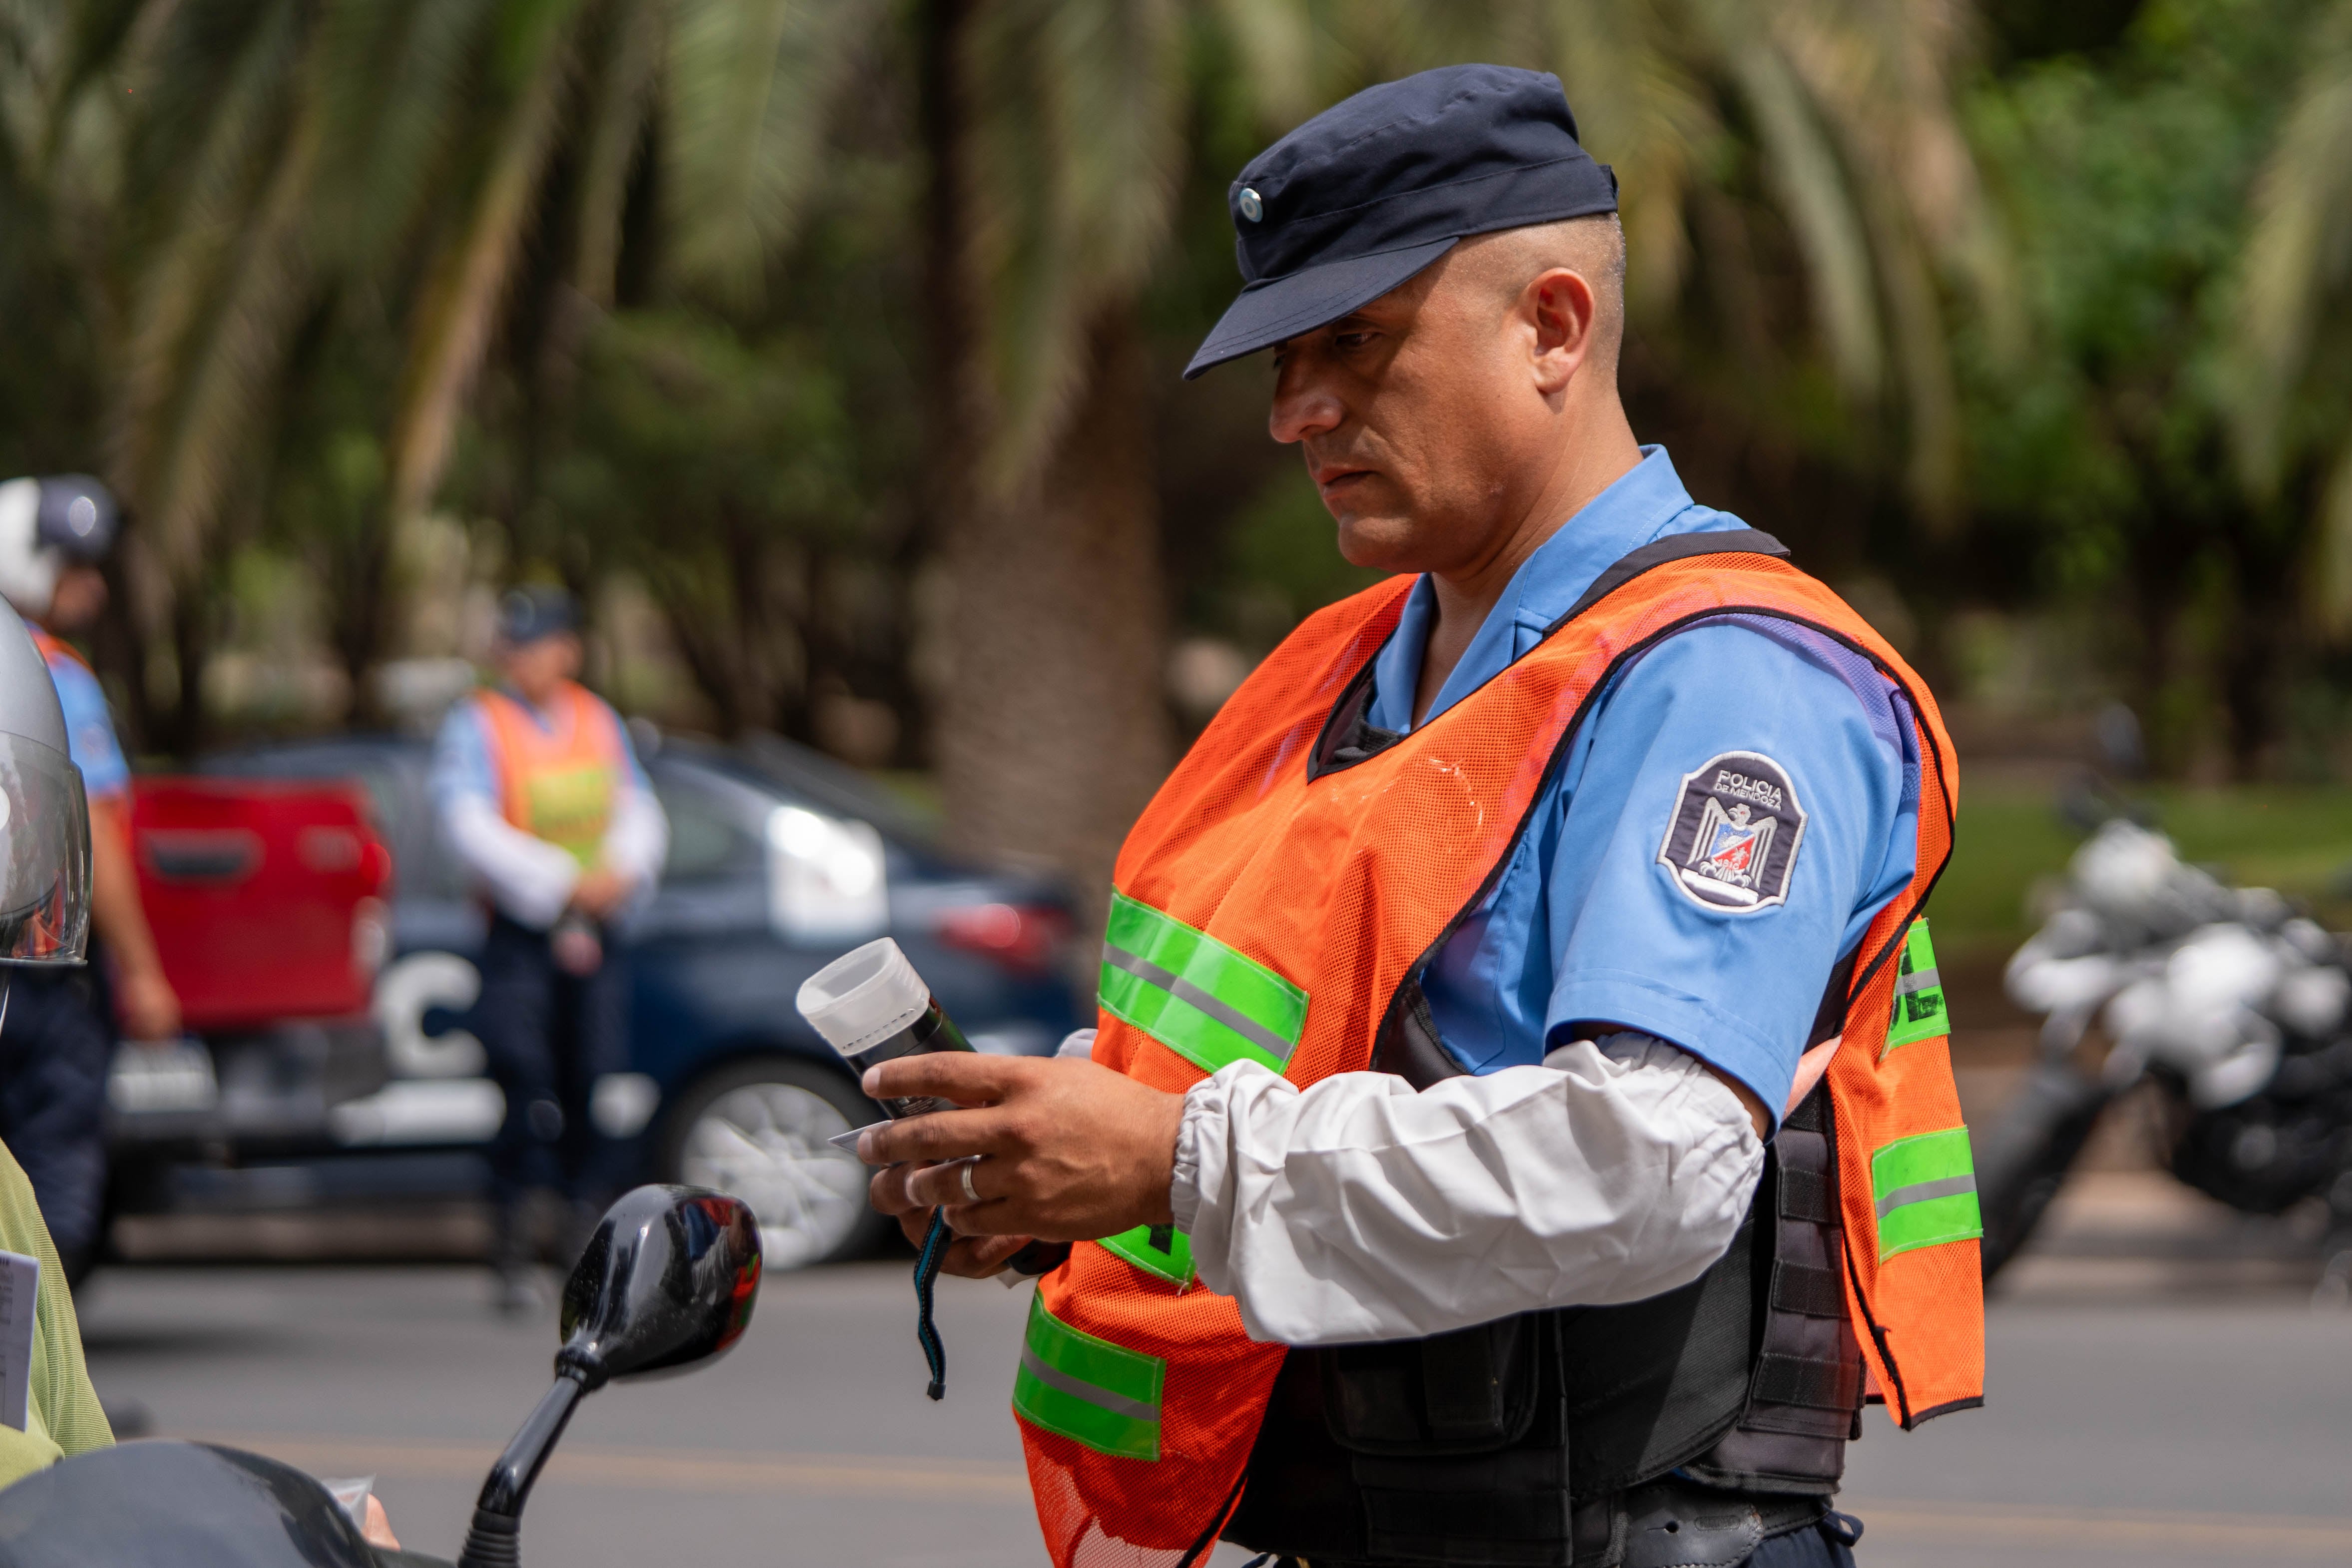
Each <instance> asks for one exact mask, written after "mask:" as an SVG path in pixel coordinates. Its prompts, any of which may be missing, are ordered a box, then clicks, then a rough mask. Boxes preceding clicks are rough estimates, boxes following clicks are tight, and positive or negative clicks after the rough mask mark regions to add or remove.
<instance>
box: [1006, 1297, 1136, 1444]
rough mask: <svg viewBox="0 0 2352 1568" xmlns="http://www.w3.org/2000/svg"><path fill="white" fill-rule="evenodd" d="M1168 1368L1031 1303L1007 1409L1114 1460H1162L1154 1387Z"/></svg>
mask: <svg viewBox="0 0 2352 1568" xmlns="http://www.w3.org/2000/svg"><path fill="white" fill-rule="evenodd" d="M1167 1373H1168V1363H1166V1362H1164V1361H1162V1360H1160V1358H1159V1357H1158V1356H1156V1355H1145V1354H1144V1353H1143V1352H1140V1351H1131V1350H1129V1349H1127V1348H1126V1347H1125V1346H1123V1345H1115V1344H1113V1343H1111V1342H1109V1341H1108V1340H1098V1339H1097V1338H1095V1337H1094V1335H1092V1334H1087V1333H1080V1332H1079V1331H1077V1330H1076V1329H1074V1328H1072V1327H1070V1325H1069V1324H1067V1323H1066V1322H1064V1321H1062V1320H1061V1319H1059V1318H1056V1317H1055V1316H1054V1314H1053V1313H1051V1312H1049V1311H1047V1310H1045V1297H1044V1295H1043V1294H1042V1293H1041V1294H1039V1295H1036V1296H1033V1297H1031V1298H1030V1300H1029V1331H1028V1333H1027V1334H1026V1335H1025V1336H1024V1339H1023V1342H1022V1345H1021V1370H1020V1371H1019V1372H1018V1373H1015V1374H1014V1375H1013V1409H1014V1410H1016V1411H1018V1412H1020V1413H1021V1415H1024V1417H1026V1418H1027V1419H1028V1420H1029V1421H1030V1423H1031V1424H1032V1425H1034V1426H1042V1427H1044V1428H1045V1430H1046V1431H1048V1432H1055V1433H1059V1434H1060V1435H1061V1436H1065V1437H1067V1438H1069V1439H1070V1440H1071V1441H1072V1442H1074V1443H1084V1444H1085V1445H1086V1446H1087V1447H1089V1448H1092V1449H1095V1450H1096V1451H1097V1452H1098V1453H1104V1454H1108V1455H1110V1456H1111V1457H1112V1458H1118V1459H1157V1458H1160V1383H1161V1381H1162V1379H1164V1378H1165V1377H1166V1376H1167Z"/></svg>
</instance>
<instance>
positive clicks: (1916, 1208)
mask: <svg viewBox="0 0 2352 1568" xmlns="http://www.w3.org/2000/svg"><path fill="white" fill-rule="evenodd" d="M1870 1195H1871V1199H1872V1201H1873V1202H1874V1204H1875V1205H1877V1208H1878V1258H1879V1261H1880V1262H1882V1263H1884V1262H1885V1260H1886V1259H1888V1258H1892V1257H1894V1256H1895V1254H1896V1253H1898V1252H1911V1251H1915V1250H1916V1249H1917V1248H1919V1247H1940V1246H1942V1245H1943V1244H1944V1243H1945V1242H1948V1241H1967V1240H1969V1239H1970V1238H1972V1237H1979V1236H1982V1235H1983V1234H1984V1218H1983V1215H1981V1214H1979V1212H1978V1209H1977V1166H1976V1159H1975V1157H1974V1155H1973V1154H1971V1153H1970V1152H1969V1130H1968V1129H1967V1128H1965V1127H1953V1128H1948V1129H1947V1130H1946V1131H1941V1132H1922V1133H1919V1134H1917V1135H1916V1136H1915V1137H1910V1138H1897V1139H1896V1140H1895V1142H1892V1143H1889V1144H1888V1145H1887V1146H1886V1147H1885V1148H1884V1149H1881V1150H1879V1151H1878V1152H1876V1153H1874V1154H1873V1155H1872V1156H1871V1157H1870Z"/></svg>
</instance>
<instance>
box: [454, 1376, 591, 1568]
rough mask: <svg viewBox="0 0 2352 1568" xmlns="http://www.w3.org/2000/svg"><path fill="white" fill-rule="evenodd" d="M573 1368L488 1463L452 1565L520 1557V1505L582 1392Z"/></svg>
mask: <svg viewBox="0 0 2352 1568" xmlns="http://www.w3.org/2000/svg"><path fill="white" fill-rule="evenodd" d="M587 1392H588V1390H587V1387H586V1385H585V1384H583V1383H582V1382H581V1380H580V1378H579V1376H578V1375H577V1374H576V1373H573V1372H572V1369H570V1368H569V1367H566V1368H565V1369H563V1370H562V1372H559V1373H557V1374H556V1378H555V1384H554V1385H553V1386H552V1387H551V1388H550V1389H549V1390H548V1391H547V1392H546V1394H542V1395H541V1397H540V1401H539V1405H538V1406H537V1407H536V1408H535V1409H533V1410H532V1411H531V1413H530V1415H529V1416H528V1417H526V1418H525V1419H524V1421H523V1424H522V1425H521V1426H520V1427H518V1428H516V1430H515V1435H514V1436H513V1437H512V1438H511V1439H510V1440H509V1442H508V1444H507V1449H506V1452H505V1453H503V1454H500V1455H499V1462H498V1463H497V1464H495V1465H493V1466H491V1467H490V1474H489V1479H487V1480H485V1481H483V1483H482V1495H481V1496H480V1497H479V1498H478V1499H477V1500H476V1501H475V1503H474V1522H473V1524H472V1525H471V1526H470V1527H469V1528H468V1529H467V1531H466V1549H465V1550H464V1551H463V1552H459V1553H458V1554H457V1568H514V1565H515V1564H517V1563H520V1561H521V1535H522V1505H523V1504H524V1503H525V1502H527V1501H529V1500H530V1488H531V1483H532V1482H534V1481H536V1480H538V1479H539V1472H540V1471H541V1469H542V1468H545V1466H546V1464H547V1457H548V1455H549V1454H551V1453H552V1452H553V1451H554V1448H555V1444H556V1440H557V1439H558V1438H560V1437H562V1436H563V1428H564V1427H565V1426H566V1425H568V1424H569V1423H570V1422H571V1420H572V1409H573V1407H574V1406H576V1405H579V1403H580V1396H581V1395H582V1394H585V1393H587Z"/></svg>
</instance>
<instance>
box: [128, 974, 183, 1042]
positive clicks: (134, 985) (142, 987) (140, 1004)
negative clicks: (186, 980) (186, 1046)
mask: <svg viewBox="0 0 2352 1568" xmlns="http://www.w3.org/2000/svg"><path fill="white" fill-rule="evenodd" d="M114 1000H115V1006H116V1009H117V1010H118V1011H119V1012H120V1013H121V1016H122V1034H123V1037H124V1038H126V1039H131V1040H137V1041H141V1042H142V1043H153V1044H174V1043H176V1042H177V1041H178V1040H179V1038H180V998H179V995H178V994H177V993H176V992H174V991H173V989H172V983H171V982H170V981H168V980H166V979H164V978H163V970H162V969H161V968H160V967H158V968H153V969H145V968H142V969H135V970H134V969H131V968H128V967H126V968H125V969H123V971H122V972H121V973H119V974H117V975H116V976H115V983H114Z"/></svg>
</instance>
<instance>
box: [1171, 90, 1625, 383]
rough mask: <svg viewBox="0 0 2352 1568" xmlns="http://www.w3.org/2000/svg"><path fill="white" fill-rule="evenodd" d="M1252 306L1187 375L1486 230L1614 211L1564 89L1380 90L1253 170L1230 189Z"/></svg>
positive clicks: (1611, 191) (1328, 115)
mask: <svg viewBox="0 0 2352 1568" xmlns="http://www.w3.org/2000/svg"><path fill="white" fill-rule="evenodd" d="M1226 205H1227V207H1228V208H1229V209H1230V210H1231V211H1232V213H1233V215H1234V233H1235V234H1236V235H1237V236H1238V239H1237V241H1236V243H1235V247H1234V248H1235V249H1236V250H1237V251H1238V252H1239V254H1240V258H1241V267H1242V277H1243V279H1244V286H1243V289H1242V292H1241V298H1239V299H1237V300H1234V303H1233V306H1232V308H1231V309H1229V310H1226V311H1225V314H1224V319H1223V321H1219V322H1218V323H1217V325H1216V329H1215V330H1214V331H1212V332H1210V334H1209V336H1208V339H1207V341H1206V342H1202V344H1201V349H1200V352H1199V353H1195V354H1194V355H1193V356H1192V363H1191V364H1190V365H1188V366H1186V367H1185V370H1184V375H1185V379H1187V380H1190V379H1191V378H1192V377H1193V376H1196V375H1198V374H1201V373H1202V371H1204V370H1207V369H1208V368H1209V367H1210V366H1211V365H1215V364H1223V363H1224V362H1225V361H1227V360H1229V359H1239V358H1241V357H1242V355H1244V354H1247V353H1255V352H1257V351H1258V350H1259V349H1262V348H1265V347H1268V346H1270V345H1272V344H1274V343H1278V342H1282V341H1283V340H1284V339H1285V338H1290V337H1296V336H1297V334H1299V333H1300V332H1307V331H1314V330H1315V329H1316V328H1317V327H1319V326H1322V325H1324V324H1325V323H1327V322H1330V321H1338V320H1339V318H1340V317H1342V316H1344V315H1346V314H1347V313H1348V312H1349V311H1350V310H1355V309H1356V308H1357V307H1359V306H1360V305H1364V304H1368V303H1370V301H1372V300H1377V299H1379V298H1380V297H1381V295H1383V294H1385V293H1387V292H1388V291H1389V290H1390V289H1393V288H1395V287H1396V286H1397V285H1398V284H1400V283H1402V282H1403V281H1404V280H1405V279H1408V278H1411V277H1412V275H1413V274H1414V273H1416V272H1419V271H1420V270H1421V269H1422V268H1424V267H1427V266H1428V265H1429V264H1430V263H1431V262H1433V261H1434V260H1436V259H1437V258H1439V257H1441V256H1443V255H1444V254H1445V253H1446V252H1447V251H1449V250H1451V249H1453V248H1454V245H1455V244H1456V243H1457V242H1458V241H1460V240H1462V239H1464V238H1465V237H1468V236H1470V235H1474V234H1488V233H1492V232H1493V231H1495V230H1496V229H1505V228H1522V227H1525V226H1528V225H1529V224H1538V223H1553V222H1557V221H1558V220H1559V219H1561V218H1571V217H1586V216H1591V215H1592V214H1595V213H1611V212H1615V211H1616V210H1617V176H1616V175H1615V174H1612V173H1610V171H1609V167H1608V165H1606V164H1604V163H1594V162H1593V161H1592V159H1591V155H1590V154H1588V153H1586V152H1585V151H1584V149H1583V148H1582V147H1581V146H1580V145H1579V144H1578V143H1577V140H1576V117H1575V116H1574V115H1573V114H1570V112H1569V109H1568V100H1567V98H1566V96H1565V95H1564V94H1563V93H1562V92H1561V90H1560V85H1559V78H1558V77H1556V76H1553V75H1551V74H1550V73H1549V72H1547V71H1530V70H1518V69H1515V68H1511V67H1507V66H1447V67H1445V68H1443V69H1440V70H1430V71H1423V72H1422V73H1421V74H1420V75H1418V76H1409V77H1407V78H1405V79H1403V80H1402V81H1391V82H1384V83H1382V84H1381V86H1379V87H1374V88H1367V89H1364V90H1363V91H1362V92H1360V93H1358V94H1356V96H1355V97H1353V98H1351V99H1349V100H1346V101H1345V102H1343V103H1339V104H1335V105H1334V106H1332V107H1331V108H1329V109H1327V110H1324V111H1323V112H1322V113H1320V114H1318V115H1317V116H1316V117H1315V118H1314V119H1312V120H1310V121H1307V123H1306V124H1304V125H1302V126H1300V127H1299V128H1298V129H1297V130H1296V131H1293V132H1291V133H1290V134H1289V135H1287V136H1285V137H1284V138H1283V139H1282V140H1281V141H1279V142H1276V143H1275V144H1274V145H1273V146H1271V147H1269V148H1267V149H1266V150H1265V152H1263V153H1259V154H1258V155H1257V156H1256V157H1255V158H1254V159H1252V160H1251V161H1250V164H1249V166H1248V167H1247V168H1245V169H1244V170H1243V171H1242V172H1241V177H1240V178H1239V179H1237V180H1235V181H1234V184H1233V188H1232V189H1231V190H1230V191H1229V192H1227V193H1226Z"/></svg>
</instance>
